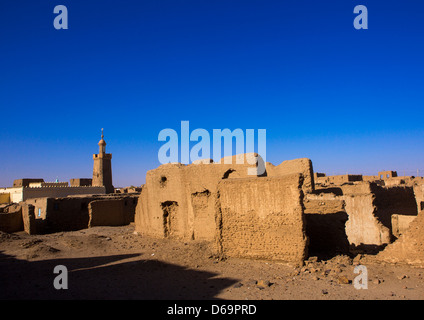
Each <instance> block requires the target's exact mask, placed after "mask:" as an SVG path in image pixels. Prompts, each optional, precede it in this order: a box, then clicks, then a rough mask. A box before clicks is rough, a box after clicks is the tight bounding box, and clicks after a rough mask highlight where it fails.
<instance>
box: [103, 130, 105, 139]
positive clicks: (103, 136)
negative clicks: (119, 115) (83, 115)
mask: <svg viewBox="0 0 424 320" xmlns="http://www.w3.org/2000/svg"><path fill="white" fill-rule="evenodd" d="M104 137H105V136H104V135H103V128H102V139H103V138H104Z"/></svg>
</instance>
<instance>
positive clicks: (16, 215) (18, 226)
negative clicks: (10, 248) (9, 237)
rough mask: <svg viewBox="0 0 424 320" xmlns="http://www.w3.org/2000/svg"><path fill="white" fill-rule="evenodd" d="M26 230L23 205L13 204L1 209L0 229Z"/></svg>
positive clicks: (9, 231)
mask: <svg viewBox="0 0 424 320" xmlns="http://www.w3.org/2000/svg"><path fill="white" fill-rule="evenodd" d="M22 230H24V225H23V220H22V207H21V206H20V205H18V204H12V205H9V206H6V207H5V208H2V209H1V211H0V231H4V232H8V233H12V232H17V231H22Z"/></svg>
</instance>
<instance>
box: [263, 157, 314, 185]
mask: <svg viewBox="0 0 424 320" xmlns="http://www.w3.org/2000/svg"><path fill="white" fill-rule="evenodd" d="M266 173H267V177H276V176H283V175H287V174H292V173H301V174H302V175H303V177H304V183H303V192H304V193H310V192H313V191H314V190H315V182H314V170H313V167H312V161H311V160H310V159H308V158H300V159H294V160H286V161H283V162H282V163H281V164H279V165H278V166H274V165H273V164H272V163H269V162H267V163H266Z"/></svg>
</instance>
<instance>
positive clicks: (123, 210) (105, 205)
mask: <svg viewBox="0 0 424 320" xmlns="http://www.w3.org/2000/svg"><path fill="white" fill-rule="evenodd" d="M136 206H137V198H136V197H127V198H123V199H101V200H94V201H91V202H90V203H89V204H88V214H89V222H88V227H89V228H90V227H95V226H123V225H128V224H130V223H131V222H133V221H134V214H135V208H136Z"/></svg>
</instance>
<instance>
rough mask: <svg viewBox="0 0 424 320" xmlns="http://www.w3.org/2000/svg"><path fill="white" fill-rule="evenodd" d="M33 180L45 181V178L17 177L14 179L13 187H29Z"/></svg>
mask: <svg viewBox="0 0 424 320" xmlns="http://www.w3.org/2000/svg"><path fill="white" fill-rule="evenodd" d="M33 182H44V179H16V180H14V181H13V188H21V187H28V186H29V184H30V183H33Z"/></svg>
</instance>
